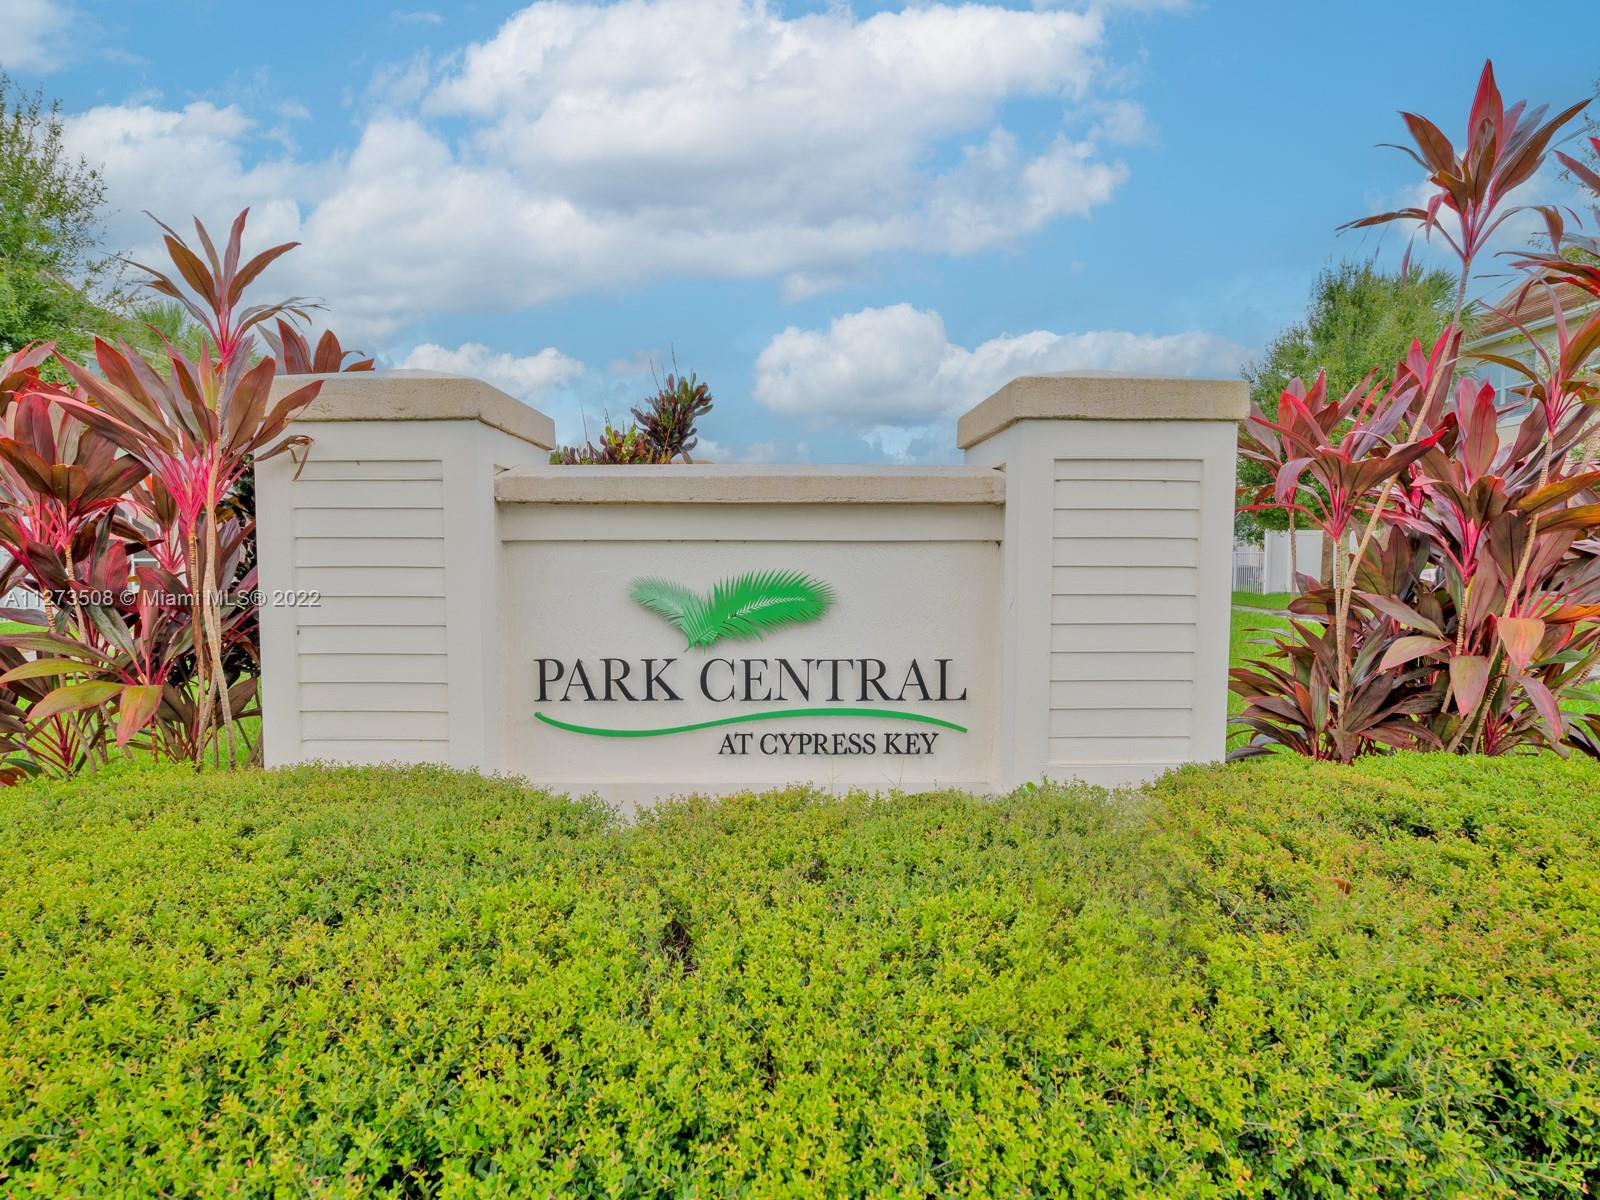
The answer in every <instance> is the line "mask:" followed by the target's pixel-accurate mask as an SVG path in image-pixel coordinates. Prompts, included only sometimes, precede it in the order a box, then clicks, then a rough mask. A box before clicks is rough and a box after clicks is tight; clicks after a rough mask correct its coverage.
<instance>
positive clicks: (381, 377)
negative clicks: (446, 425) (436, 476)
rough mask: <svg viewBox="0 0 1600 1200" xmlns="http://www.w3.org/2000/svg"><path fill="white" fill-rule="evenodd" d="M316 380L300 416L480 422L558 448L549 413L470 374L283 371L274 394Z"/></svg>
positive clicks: (310, 418)
mask: <svg viewBox="0 0 1600 1200" xmlns="http://www.w3.org/2000/svg"><path fill="white" fill-rule="evenodd" d="M315 379H320V380H322V391H321V392H320V393H319V394H318V395H317V398H316V399H315V400H313V401H312V402H311V403H310V404H309V405H308V406H307V407H306V408H305V409H304V410H303V411H302V412H301V413H300V414H299V415H298V416H296V417H295V420H296V421H479V422H481V423H482V424H484V425H488V426H490V427H491V428H493V429H498V430H500V431H501V432H502V433H506V434H509V435H510V436H512V437H514V438H519V439H521V440H522V441H524V442H528V443H530V444H532V445H535V446H538V447H540V448H541V449H545V450H553V449H554V448H555V444H556V427H555V422H553V421H552V420H551V419H550V418H549V417H547V416H546V415H545V414H544V413H542V412H540V411H539V410H538V409H537V408H533V407H531V406H530V405H527V404H524V403H523V402H522V401H520V400H518V399H517V398H516V397H514V396H508V395H506V393H504V392H502V391H501V390H500V389H499V388H497V387H493V386H491V385H490V384H487V383H485V382H484V381H483V380H481V379H473V378H470V377H469V376H466V375H445V374H441V373H439V372H437V371H344V372H341V373H339V374H337V375H279V376H278V377H277V378H276V379H274V380H273V381H272V399H273V400H274V401H276V400H277V399H278V398H279V397H281V396H285V395H287V394H288V393H289V392H291V391H293V390H294V389H295V388H298V387H301V386H303V385H305V384H307V383H310V382H312V381H313V380H315Z"/></svg>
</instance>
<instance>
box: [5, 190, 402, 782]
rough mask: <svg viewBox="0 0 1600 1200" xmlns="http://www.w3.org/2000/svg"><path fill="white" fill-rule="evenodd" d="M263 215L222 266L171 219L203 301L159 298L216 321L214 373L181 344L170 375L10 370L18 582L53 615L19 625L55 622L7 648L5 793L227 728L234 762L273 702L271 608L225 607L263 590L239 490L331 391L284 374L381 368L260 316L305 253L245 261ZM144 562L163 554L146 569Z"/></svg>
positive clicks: (201, 750)
mask: <svg viewBox="0 0 1600 1200" xmlns="http://www.w3.org/2000/svg"><path fill="white" fill-rule="evenodd" d="M246 216H247V214H246V213H241V214H240V215H239V217H238V219H237V220H236V221H235V222H234V224H233V227H232V229H231V230H230V233H229V236H228V239H227V241H226V242H225V244H224V248H223V250H222V252H221V253H220V254H219V253H218V251H217V249H216V246H215V243H214V242H213V241H212V239H211V237H210V236H209V234H208V233H207V231H206V229H205V227H204V226H203V225H201V224H200V223H199V222H198V221H196V222H195V229H196V233H197V236H198V240H199V245H200V247H201V249H202V251H203V257H202V255H201V254H197V253H195V252H194V251H193V250H191V249H190V248H189V246H188V245H186V244H185V243H184V242H183V240H182V239H181V238H179V237H178V236H177V235H176V234H175V233H174V232H173V231H172V230H171V229H170V228H168V227H167V226H165V225H163V226H162V229H163V231H164V232H165V234H166V245H167V249H168V252H169V254H170V256H171V258H172V260H173V264H174V267H175V274H176V277H177V278H179V279H181V280H182V281H183V283H184V284H186V285H187V287H188V289H189V291H188V292H186V291H185V289H184V287H183V286H180V284H179V283H178V282H176V281H175V279H174V278H173V277H171V276H168V275H166V274H163V273H161V272H158V271H153V270H150V275H151V278H150V279H149V280H148V281H147V282H148V286H150V287H152V288H153V289H154V290H156V291H158V292H161V293H163V294H164V295H167V296H171V297H173V298H174V299H177V300H178V301H179V302H180V303H182V304H183V305H184V306H185V308H186V309H187V310H188V311H189V313H190V315H191V316H193V317H194V318H195V320H197V321H198V322H199V323H200V324H201V325H202V326H203V328H204V330H205V334H206V337H205V339H204V340H203V348H202V350H201V352H200V354H199V356H198V359H197V360H196V359H193V358H190V357H188V356H186V355H185V354H184V353H182V352H181V351H180V350H178V349H177V348H176V347H174V346H172V345H170V344H166V345H165V346H164V355H163V356H162V360H163V361H161V362H160V364H159V365H153V364H152V363H151V362H149V361H147V360H146V359H145V358H143V357H142V356H141V355H140V354H139V353H138V352H137V351H136V350H134V349H133V348H132V347H130V346H128V345H126V344H121V343H119V344H118V345H111V344H109V343H107V342H105V341H97V342H96V345H95V363H94V367H93V369H91V368H90V367H87V366H84V365H81V364H77V363H72V362H67V361H65V360H62V364H61V365H62V367H63V368H64V370H65V372H66V374H67V376H68V378H69V379H70V384H69V385H68V386H58V385H54V384H50V383H47V382H43V381H41V379H40V378H39V374H38V368H39V367H40V365H42V364H43V363H44V362H45V361H46V359H48V358H49V357H50V355H51V350H52V348H51V347H50V346H37V347H29V348H27V349H26V350H24V351H22V352H20V353H18V354H16V355H13V356H12V357H11V358H10V359H7V360H5V361H4V362H0V548H4V549H5V550H7V551H8V552H9V553H10V555H11V557H12V561H11V563H9V564H8V566H7V568H6V574H5V577H4V580H0V582H4V583H5V584H6V585H7V586H11V585H15V584H17V583H23V584H25V585H26V586H29V587H31V588H33V589H34V590H35V591H37V592H38V593H39V595H41V596H42V597H43V598H44V600H45V605H46V610H47V611H43V612H31V611H27V610H21V611H14V612H13V611H8V612H7V613H6V614H5V615H6V616H8V617H12V618H14V619H20V620H22V621H24V622H26V623H28V624H32V625H36V626H38V627H39V629H38V632H36V633H24V634H12V635H4V636H0V751H6V752H9V753H10V757H9V758H8V759H7V761H6V762H5V763H4V764H0V782H4V781H9V780H10V779H11V778H12V777H13V775H14V771H13V768H16V769H19V770H29V771H34V770H41V769H42V770H48V771H53V772H58V773H71V772H72V771H75V770H77V769H79V768H80V767H82V766H84V765H86V764H87V763H89V762H92V761H95V760H96V759H99V760H102V761H103V760H104V758H105V756H106V749H107V746H108V745H110V744H112V742H113V741H114V743H115V745H117V746H129V745H142V746H144V747H145V748H147V749H149V750H152V751H154V752H155V753H157V754H158V755H163V756H169V757H174V758H181V759H187V760H190V761H199V760H200V758H201V757H202V756H204V755H205V754H206V753H208V747H210V746H212V745H213V744H214V742H215V739H216V737H217V735H218V733H219V731H220V730H226V731H227V735H228V741H227V745H228V750H227V753H228V759H229V761H230V762H232V761H233V757H234V745H233V719H234V717H235V716H236V715H238V714H239V713H240V712H241V711H242V707H243V706H244V705H245V704H247V703H249V702H250V701H251V700H252V699H253V697H254V693H255V679H254V677H253V673H251V672H249V671H243V672H241V668H240V667H239V666H238V663H239V662H250V661H254V659H255V657H256V656H255V654H254V651H253V648H252V647H250V646H249V645H248V644H247V643H249V642H250V641H251V639H252V638H253V637H254V629H255V621H254V616H255V614H254V611H253V609H251V608H249V607H248V606H247V605H246V604H244V603H242V602H240V600H239V599H238V598H237V597H226V596H224V594H223V589H224V587H228V586H230V585H231V588H232V589H235V590H238V591H242V592H243V593H244V594H245V595H246V596H248V595H249V594H250V591H251V589H252V588H253V583H254V571H253V568H251V567H248V566H247V565H246V564H247V562H248V556H247V555H246V546H247V543H248V542H249V539H250V536H251V530H252V528H253V521H252V519H251V518H250V517H249V516H248V514H244V515H241V514H240V513H239V511H238V506H237V504H235V503H233V501H232V498H231V496H230V493H231V490H232V489H233V488H234V487H235V485H236V484H237V483H238V482H239V481H240V479H241V477H242V476H243V475H244V474H245V473H246V472H247V471H248V470H249V468H250V465H251V463H252V462H253V461H254V460H255V459H257V458H267V457H271V456H272V455H275V454H279V453H283V452H285V451H288V450H291V449H293V448H294V447H295V446H297V445H300V444H303V443H305V442H306V441H308V439H307V438H305V437H304V436H301V435H290V434H289V433H288V432H287V429H286V427H287V425H288V422H289V421H290V420H291V419H292V418H293V417H294V416H295V415H296V413H298V412H299V411H300V410H301V409H302V408H303V407H304V406H305V405H306V404H308V403H310V401H311V400H312V399H313V398H315V396H316V394H317V392H318V390H319V389H320V387H321V383H320V382H319V381H312V382H310V383H308V384H306V385H304V386H302V387H299V388H297V389H295V390H294V391H292V392H291V393H289V394H288V395H286V396H284V397H282V398H281V399H279V400H278V401H277V402H276V403H271V402H270V389H271V386H272V380H273V378H274V376H275V374H276V373H277V372H278V371H279V369H280V366H281V365H284V364H287V365H288V366H290V367H294V368H297V369H299V370H301V371H304V372H308V373H314V372H322V371H327V370H339V369H347V370H362V369H369V368H370V366H371V360H364V361H358V362H355V363H353V364H350V363H347V362H346V359H347V357H348V356H347V353H346V352H345V351H344V350H343V349H342V347H340V346H339V344H338V339H337V338H336V337H334V336H333V335H331V334H328V335H325V336H324V337H323V339H322V340H321V342H319V344H318V346H317V348H316V350H315V351H314V352H313V351H311V349H310V347H309V346H308V344H307V343H306V342H305V340H304V339H303V338H301V337H300V336H299V335H298V333H296V332H295V331H294V330H293V327H292V326H291V325H289V324H288V322H287V321H284V320H283V317H284V316H285V315H287V316H289V317H294V318H299V319H303V318H304V312H303V309H302V308H301V307H300V306H298V305H297V304H296V302H294V301H289V302H285V303H282V304H270V305H246V304H245V303H244V294H245V289H246V287H247V286H248V285H249V284H250V283H251V282H252V281H253V280H254V279H256V278H257V277H258V276H259V275H260V274H261V272H262V271H263V270H264V269H265V268H266V267H267V266H268V265H269V264H270V263H271V262H273V261H274V260H276V259H277V258H278V257H280V256H281V255H282V254H284V253H286V252H287V251H288V250H289V249H291V248H292V246H293V243H290V244H286V245H282V246H275V247H272V248H271V249H269V250H266V251H264V252H262V253H260V254H257V255H255V256H253V257H250V258H245V257H244V255H243V253H242V242H243V235H244V229H245V221H246ZM145 269H146V270H149V268H145ZM190 292H192V296H191V294H190ZM272 318H278V321H279V327H278V336H277V337H276V338H273V337H269V338H268V341H269V342H270V343H271V345H272V348H273V350H274V353H275V357H274V358H265V359H260V360H257V359H256V355H255V352H254V333H255V332H256V331H258V330H260V331H261V332H265V330H264V328H263V327H264V324H265V322H267V321H268V320H270V319H272ZM290 335H292V336H290ZM135 551H137V552H140V553H143V554H146V555H148V556H149V558H150V559H151V560H153V561H152V562H151V563H150V564H148V565H144V566H139V567H137V568H136V569H135V568H133V567H132V564H131V561H130V554H131V553H132V552H135ZM225 659H226V661H227V662H229V663H233V664H234V665H233V667H232V669H231V675H230V670H229V668H228V667H227V666H226V665H225ZM219 707H220V710H221V711H220V722H219V719H218V715H219V714H218V709H219ZM113 711H114V713H115V717H116V724H115V729H114V731H113V729H112V726H111V719H110V718H111V715H112V713H113Z"/></svg>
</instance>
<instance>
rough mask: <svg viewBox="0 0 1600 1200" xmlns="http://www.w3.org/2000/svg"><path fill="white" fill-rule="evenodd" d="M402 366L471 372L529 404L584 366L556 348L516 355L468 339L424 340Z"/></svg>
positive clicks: (477, 377) (461, 373)
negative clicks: (444, 343)
mask: <svg viewBox="0 0 1600 1200" xmlns="http://www.w3.org/2000/svg"><path fill="white" fill-rule="evenodd" d="M400 365H401V366H402V367H405V368H408V369H416V370H423V371H442V372H444V373H446V374H450V375H470V376H472V377H474V378H476V379H482V380H485V381H486V382H488V383H492V384H494V386H495V387H497V388H499V389H500V390H501V391H503V392H506V393H508V394H510V395H512V396H515V397H517V399H519V400H523V401H526V402H527V403H529V404H536V403H538V401H539V400H541V399H542V398H543V397H544V395H545V393H547V392H548V391H550V390H551V389H552V388H555V387H558V386H560V385H561V384H564V383H569V382H571V381H572V380H574V379H576V378H577V377H578V376H580V375H582V374H583V371H584V367H583V364H582V363H581V362H579V361H578V360H577V359H575V358H569V357H567V356H566V355H565V354H563V353H561V351H559V350H556V349H555V348H553V347H547V348H545V349H543V350H541V351H539V353H537V354H526V355H521V356H518V355H513V354H507V353H505V352H504V351H495V350H491V349H489V347H487V346H485V345H483V344H482V343H481V342H465V343H463V344H462V345H460V346H457V347H455V349H453V350H452V349H450V348H448V347H445V346H438V345H435V344H434V343H432V342H424V343H423V344H422V345H420V346H418V347H416V348H415V349H414V350H412V351H411V353H409V354H407V355H406V357H405V359H404V360H403V361H402V362H401V363H400Z"/></svg>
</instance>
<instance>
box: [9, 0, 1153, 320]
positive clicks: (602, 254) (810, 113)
mask: <svg viewBox="0 0 1600 1200" xmlns="http://www.w3.org/2000/svg"><path fill="white" fill-rule="evenodd" d="M3 2H5V0H0V3H3ZM1103 46H1104V26H1103V18H1102V16H1101V14H1100V11H1099V8H1098V7H1090V8H1089V9H1087V10H1084V11H1071V10H1051V9H1044V10H1031V11H1030V10H1015V9H1009V8H1003V7H1000V6H998V5H993V4H962V5H959V6H958V5H949V4H928V5H923V6H916V7H910V8H907V9H904V10H902V11H898V12H880V13H875V14H872V15H870V16H865V17H862V16H857V15H855V14H854V13H852V12H851V11H850V10H848V9H846V8H843V7H835V8H830V9H828V10H826V11H823V12H814V13H803V14H799V15H795V16H792V17H790V16H786V15H784V13H783V12H782V11H780V10H779V9H778V8H777V7H776V6H771V5H769V4H767V3H766V2H765V0H619V2H618V3H615V4H598V3H580V2H576V0H540V2H539V3H535V4H533V5H531V6H530V7H528V8H525V9H523V10H522V11H521V12H519V13H517V14H516V15H514V16H512V17H511V18H510V19H509V20H507V21H506V22H505V24H504V25H503V26H502V27H501V28H500V29H499V31H498V32H496V33H495V34H494V36H492V37H491V38H489V39H488V40H487V41H484V42H482V43H478V44H474V45H472V46H470V47H468V48H467V49H466V50H465V51H464V52H462V53H458V54H451V53H449V52H448V50H447V49H442V50H441V51H440V52H439V55H438V57H437V58H434V57H432V56H430V55H423V56H420V57H418V58H417V59H415V60H413V61H411V62H409V63H404V64H399V65H397V66H396V67H394V68H391V69H388V70H385V71H380V72H379V73H378V76H377V77H375V79H374V81H373V87H372V89H370V91H369V93H368V102H369V104H370V105H371V106H372V110H371V116H370V117H369V118H368V119H367V120H366V123H365V125H364V127H363V128H362V130H361V132H360V135H359V138H358V140H357V143H356V145H355V146H354V147H353V149H350V150H348V151H341V152H338V153H336V154H334V155H331V156H330V157H328V158H327V159H326V160H324V161H320V162H304V161H298V160H296V159H295V158H294V157H293V156H292V155H291V154H290V153H289V152H288V150H287V149H286V148H285V146H284V145H279V144H275V143H274V142H273V141H272V136H273V131H272V130H262V129H260V128H258V127H257V126H256V125H255V124H254V123H253V121H252V119H251V118H250V117H249V116H248V115H247V114H246V113H244V112H243V111H241V110H240V109H238V108H236V107H227V108H219V107H216V106H213V105H209V104H204V103H196V104H191V105H189V106H187V107H186V108H184V109H182V110H180V111H167V110H161V109H157V108H154V107H151V106H148V105H139V106H134V105H129V106H123V107H113V108H99V109H94V110H91V111H90V112H88V113H85V114H83V115H82V116H80V117H77V118H75V119H74V120H73V121H72V123H71V125H72V136H73V143H74V144H73V148H74V149H75V150H77V151H78V152H80V153H83V154H85V155H86V156H88V157H89V158H90V159H91V160H93V161H105V162H106V178H107V181H108V184H109V187H110V192H111V197H112V202H113V204H114V205H115V206H117V207H119V208H121V209H123V210H124V212H127V213H138V212H139V211H140V210H142V209H146V208H148V209H150V210H151V211H154V212H157V213H159V214H161V215H162V216H163V217H165V218H167V219H169V220H171V221H173V223H176V219H177V218H181V217H182V216H185V215H187V214H189V213H191V212H199V213H201V214H202V215H204V216H205V217H206V219H207V220H209V221H219V222H220V221H225V220H226V219H227V218H228V217H229V216H231V214H232V211H233V210H234V209H236V208H238V207H241V206H242V205H243V204H245V203H251V204H253V205H255V224H256V226H257V228H258V232H260V234H261V235H262V237H264V238H265V237H268V236H270V237H273V238H279V237H299V238H301V239H303V240H304V242H305V249H304V250H303V251H302V252H300V253H299V254H297V255H294V256H291V258H290V259H289V260H286V262H285V264H284V266H283V267H282V268H281V270H282V271H283V272H284V273H285V274H283V275H282V276H281V278H284V279H286V280H287V281H288V285H289V286H290V287H291V288H292V289H293V290H296V291H303V292H307V293H309V294H313V295H319V296H322V297H324V298H326V299H327V300H328V302H329V303H330V305H331V306H332V307H333V309H334V311H335V313H336V314H337V315H338V321H339V325H340V328H341V329H345V328H349V329H350V330H352V331H353V333H354V334H355V335H357V336H362V337H371V336H383V335H386V334H389V333H391V332H393V331H394V330H395V329H397V328H399V327H401V326H403V325H404V324H405V323H406V322H408V321H409V320H412V319H413V318H415V317H416V316H417V315H419V314H420V313H423V312H433V313H437V312H441V311H474V312H482V311H490V310H511V309H516V308H520V307H524V306H526V305H529V304H535V303H540V302H543V301H546V300H549V299H552V298H555V297H559V296H565V295H571V294H575V293H581V292H586V291H594V290H599V289H609V288H615V287H619V286H629V285H635V284H640V283H645V282H649V281H653V280H659V279H666V278H684V277H690V278H723V279H773V280H780V281H783V286H784V289H785V293H786V294H787V295H789V296H791V297H796V296H803V295H807V294H812V293H814V292H816V291H819V290H822V289H825V288H828V287H833V286H838V284H839V283H840V282H842V281H844V280H846V279H849V278H852V277H854V276H855V275H856V274H857V273H859V271H860V270H861V268H862V265H863V263H864V262H866V261H867V260H869V259H870V258H871V257H872V256H874V255H878V254H884V253H890V252H914V253H924V254H926V253H933V254H965V253H971V252H974V251H978V250H982V249H985V248H988V247H992V246H996V245H1001V244H1006V243H1008V242H1012V241H1014V240H1016V239H1017V238H1020V237H1023V236H1026V235H1027V234H1029V233H1032V232H1034V231H1036V230H1038V229H1040V228H1042V227H1043V226H1045V225H1047V224H1049V223H1050V222H1052V221H1056V220H1060V219H1063V218H1068V217H1076V216H1083V215H1086V214H1088V213H1090V212H1091V211H1092V210H1093V209H1094V208H1096V207H1097V206H1099V205H1103V204H1105V203H1106V202H1107V201H1108V200H1110V199H1111V197H1112V195H1113V193H1114V191H1115V190H1116V188H1117V186H1118V184H1119V183H1120V182H1121V181H1122V179H1123V178H1124V177H1125V175H1126V171H1125V169H1124V168H1123V167H1122V166H1121V164H1119V163H1117V162H1116V161H1114V160H1110V159H1107V158H1106V157H1104V156H1103V155H1102V153H1101V151H1100V147H1099V145H1098V143H1097V141H1096V140H1095V137H1094V135H1093V134H1092V133H1088V132H1084V133H1080V134H1070V135H1069V134H1068V133H1067V132H1065V131H1064V130H1065V129H1066V128H1068V127H1075V128H1079V129H1090V128H1093V129H1097V130H1099V131H1100V134H1101V135H1102V136H1103V138H1104V139H1105V140H1108V141H1117V140H1120V139H1123V138H1125V137H1127V136H1130V131H1136V130H1137V129H1138V128H1139V112H1138V108H1137V105H1134V104H1132V102H1131V101H1126V100H1117V99H1115V98H1114V97H1112V96H1110V95H1108V94H1106V93H1107V92H1108V91H1113V90H1115V84H1114V83H1112V82H1108V80H1109V79H1111V77H1112V74H1113V73H1112V72H1111V70H1110V68H1108V67H1107V66H1106V64H1105V63H1103V62H1102V60H1101V57H1100V56H1101V53H1102V51H1103ZM439 63H444V64H448V65H447V66H445V67H440V66H438V65H437V64H439ZM1019 100H1033V101H1039V102H1044V103H1048V104H1054V105H1057V106H1059V110H1060V114H1061V123H1062V127H1063V131H1062V132H1059V133H1055V134H1053V135H1048V136H1047V137H1046V138H1045V139H1043V140H1042V141H1040V142H1039V144H1026V143H1025V142H1024V140H1023V139H1021V138H1019V136H1018V135H1017V134H1016V133H1015V132H1014V131H1013V130H1011V129H1009V128H1007V127H1006V126H1005V125H1004V123H1003V119H1004V116H1005V110H1006V106H1007V105H1008V104H1011V103H1013V102H1016V101H1019ZM279 132H280V133H281V130H280V131H279ZM280 141H283V142H285V143H286V141H287V139H284V138H280ZM262 226H270V228H265V227H262ZM127 228H129V229H131V228H132V227H131V226H129V227H127ZM113 232H114V235H119V236H120V235H122V234H123V230H122V229H117V230H114V231H113ZM128 236H130V237H131V238H132V239H133V244H134V245H136V246H145V247H148V246H149V245H150V239H149V234H148V232H147V231H145V230H144V229H143V228H142V227H140V228H139V231H138V232H137V233H130V234H129V235H128ZM278 270H279V269H278V268H275V271H278Z"/></svg>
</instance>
